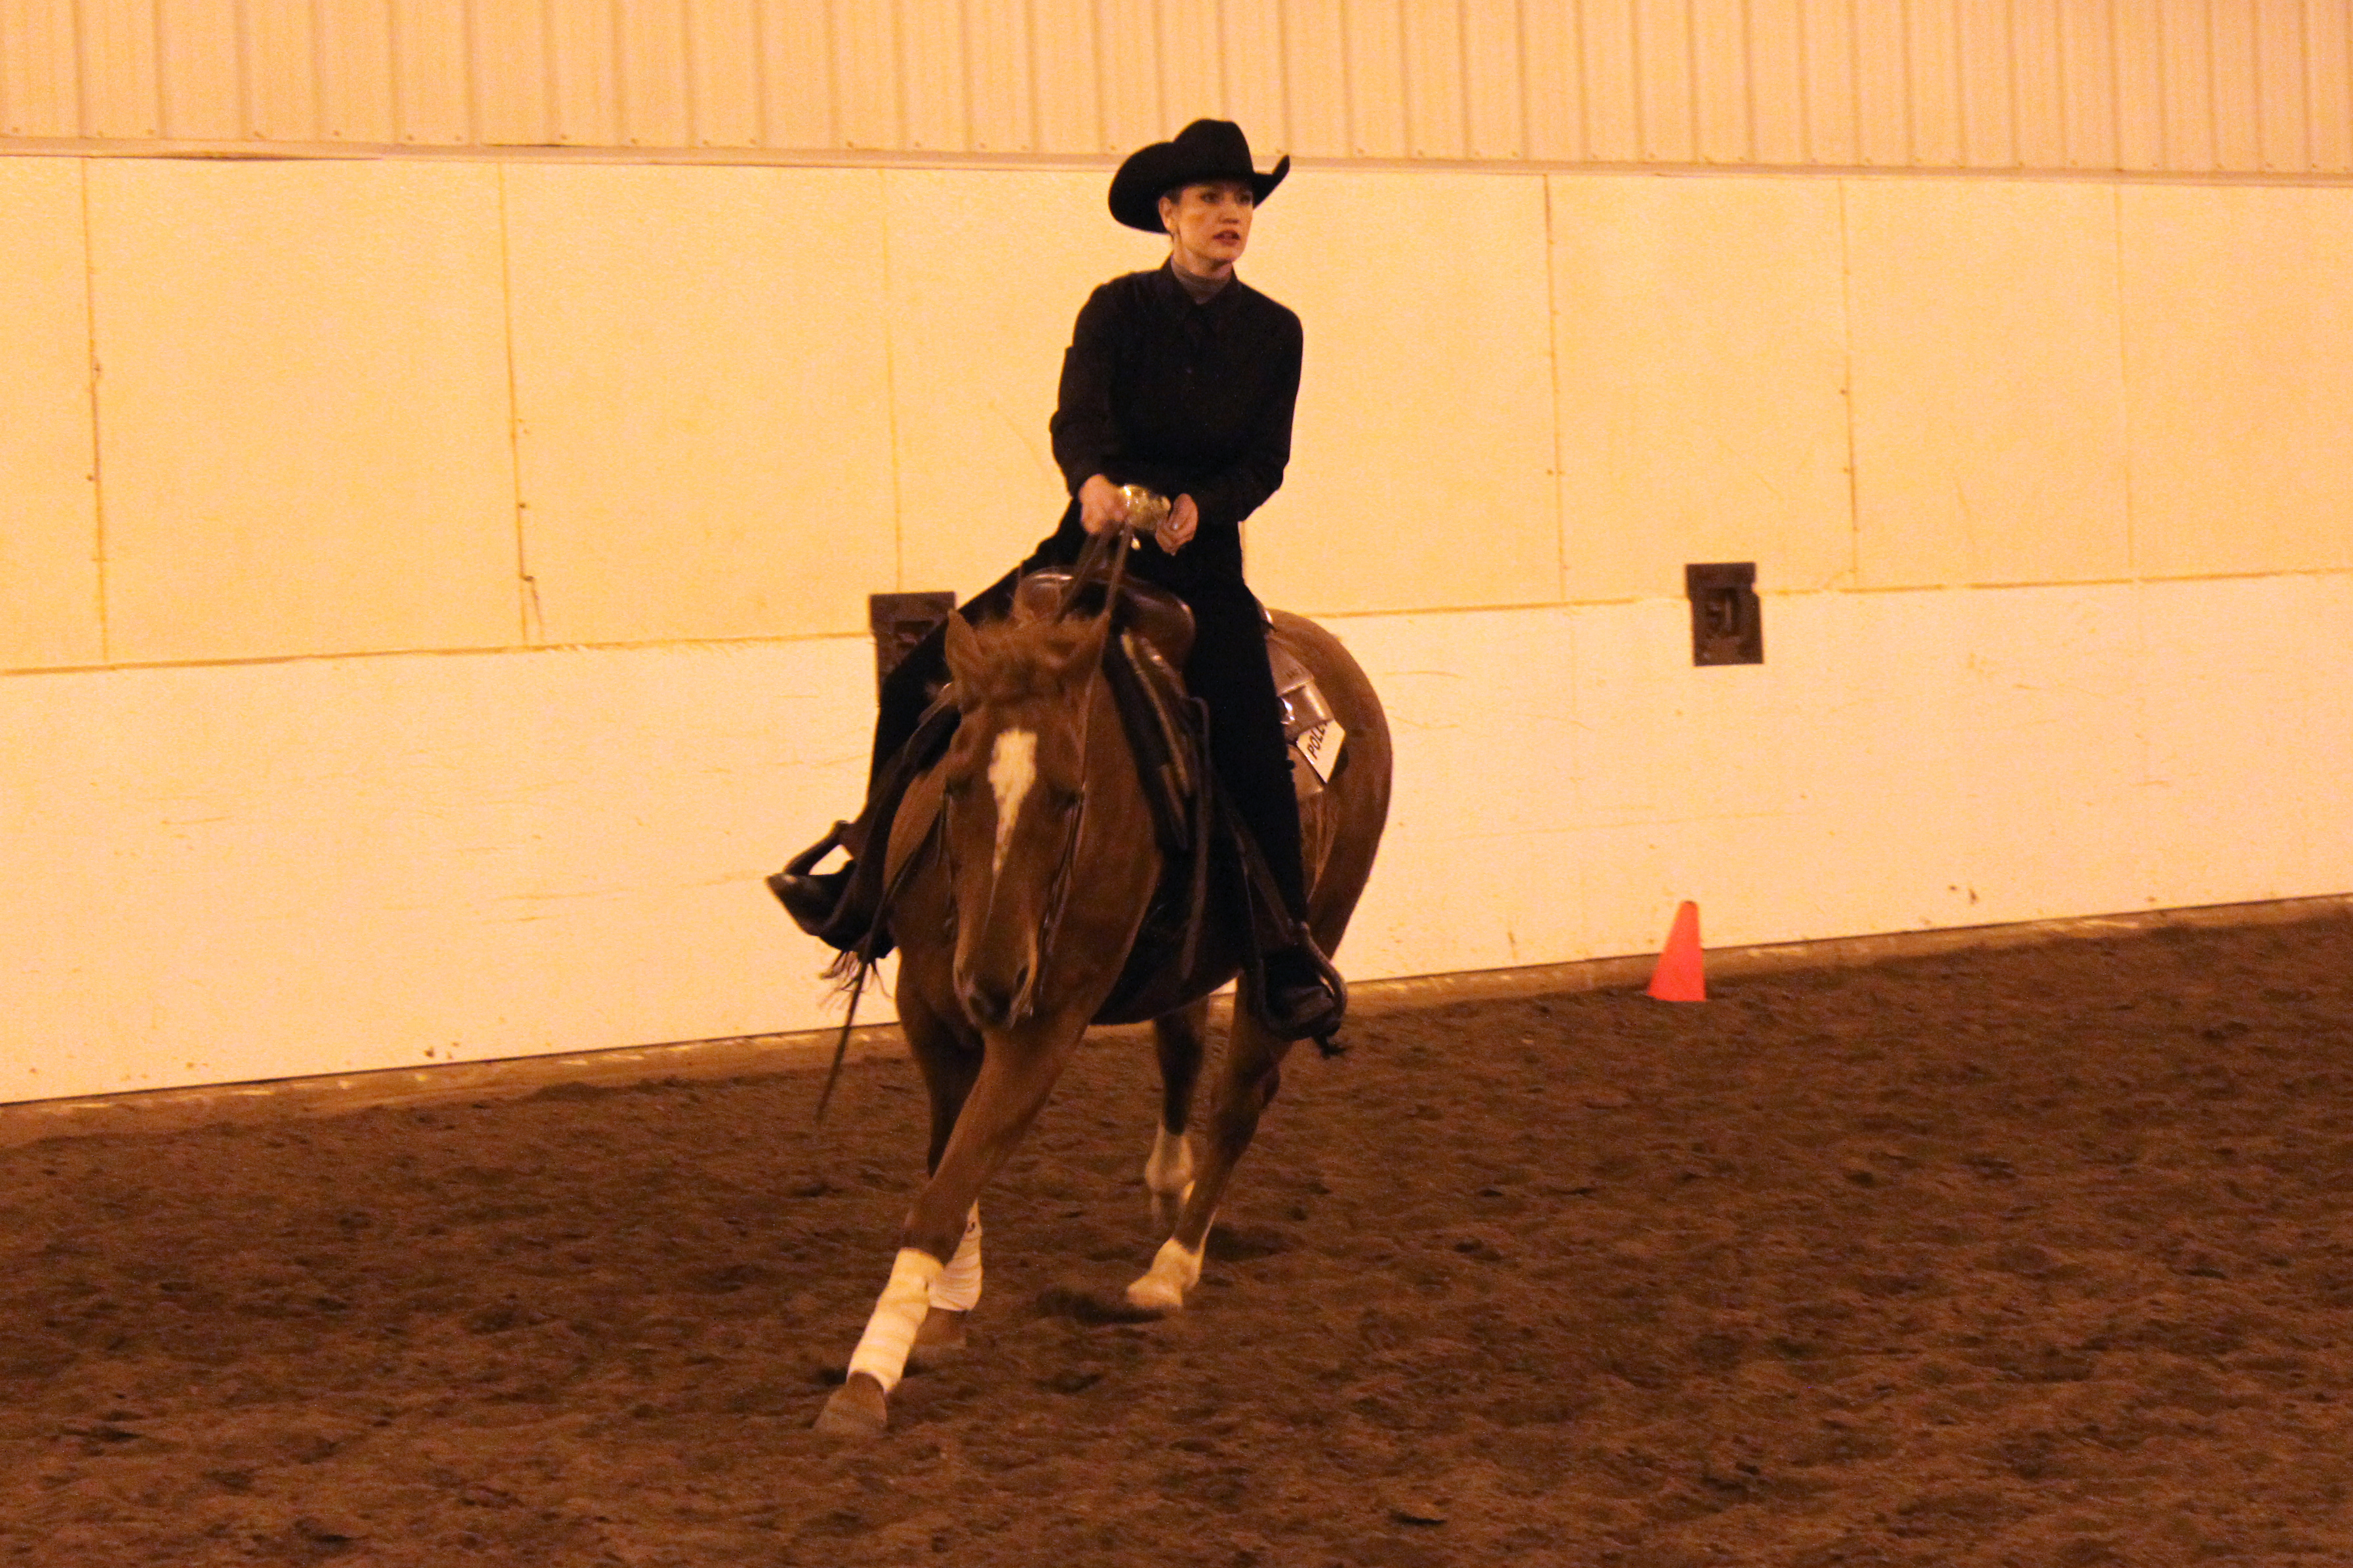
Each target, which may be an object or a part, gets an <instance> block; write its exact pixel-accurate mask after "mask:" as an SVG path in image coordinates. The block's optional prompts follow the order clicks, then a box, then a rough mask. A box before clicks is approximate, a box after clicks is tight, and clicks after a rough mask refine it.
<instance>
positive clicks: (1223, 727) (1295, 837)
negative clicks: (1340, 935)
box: [873, 529, 1307, 921]
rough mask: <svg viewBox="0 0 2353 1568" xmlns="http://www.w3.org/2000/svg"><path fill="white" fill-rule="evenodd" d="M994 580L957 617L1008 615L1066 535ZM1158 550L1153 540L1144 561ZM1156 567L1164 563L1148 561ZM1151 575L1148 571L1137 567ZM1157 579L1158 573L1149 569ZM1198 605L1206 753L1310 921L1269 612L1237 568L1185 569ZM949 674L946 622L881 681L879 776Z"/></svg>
mask: <svg viewBox="0 0 2353 1568" xmlns="http://www.w3.org/2000/svg"><path fill="white" fill-rule="evenodd" d="M1068 532H1069V530H1068V529H1065V530H1064V531H1063V532H1061V533H1057V534H1056V535H1054V536H1053V537H1052V538H1050V539H1048V540H1047V541H1046V542H1044V543H1042V544H1040V545H1039V547H1038V550H1037V552H1036V553H1035V554H1033V555H1031V556H1030V557H1029V560H1027V561H1025V562H1023V563H1021V564H1020V565H1019V566H1018V567H1017V568H1016V569H1015V570H1014V571H1012V572H1011V573H1008V574H1007V575H1006V576H1005V577H1003V578H1002V579H1000V580H999V581H998V582H997V583H996V584H994V585H993V586H991V587H989V588H987V589H985V590H983V591H982V592H981V593H979V594H976V595H974V596H973V597H972V598H971V599H969V600H968V601H966V602H965V604H964V605H962V606H961V607H960V608H959V609H958V610H957V612H956V613H957V614H958V615H960V616H964V618H965V620H966V621H968V622H970V623H972V624H974V625H976V626H977V625H979V624H980V623H982V622H984V621H992V620H1002V619H1003V618H1004V617H1005V616H1008V614H1010V613H1011V611H1012V608H1013V590H1014V585H1015V584H1018V582H1020V580H1021V578H1022V577H1023V575H1025V574H1028V573H1030V572H1035V571H1039V570H1041V569H1045V568H1048V567H1054V566H1062V565H1067V564H1069V559H1068V556H1069V552H1068V545H1067V542H1066V540H1065V538H1064V534H1067V533H1068ZM1158 552H1159V546H1157V545H1155V544H1151V543H1148V542H1147V543H1146V544H1145V546H1144V547H1143V549H1141V550H1139V551H1137V552H1134V558H1132V559H1135V560H1136V564H1137V565H1139V566H1142V565H1146V564H1147V563H1145V562H1144V561H1142V560H1141V559H1137V558H1141V557H1145V556H1146V555H1148V554H1156V553H1158ZM1150 564H1157V563H1150ZM1145 574H1146V573H1145V572H1141V571H1140V572H1138V575H1145ZM1153 575H1158V574H1156V573H1155V574H1153ZM1167 585H1168V586H1169V587H1171V588H1172V589H1173V590H1174V591H1175V592H1176V593H1177V594H1178V595H1179V596H1180V597H1182V598H1183V599H1184V601H1185V602H1186V604H1187V605H1190V606H1191V607H1192V611H1193V626H1194V637H1193V652H1192V655H1191V657H1190V658H1187V659H1186V661H1185V684H1186V686H1187V688H1188V689H1191V691H1192V693H1193V695H1194V696H1196V697H1198V698H1199V699H1200V700H1202V701H1203V702H1204V703H1206V704H1207V705H1208V710H1209V753H1210V757H1211V759H1212V761H1213V762H1214V763H1215V765H1216V767H1217V772H1218V781H1219V784H1222V785H1224V786H1225V790H1226V793H1227V796H1228V798H1229V799H1230V800H1231V801H1232V802H1233V803H1234V809H1235V811H1236V813H1237V814H1238V815H1239V816H1240V817H1241V819H1242V822H1243V824H1244V826H1248V827H1249V829H1250V836H1251V837H1254V838H1256V839H1257V840H1258V846H1259V848H1260V850H1261V852H1262V853H1263V854H1264V855H1265V856H1266V860H1267V865H1268V867H1269V868H1271V870H1272V871H1273V873H1274V879H1275V882H1276V883H1277V885H1278V886H1280V887H1281V889H1282V901H1283V903H1284V904H1285V905H1286V906H1287V907H1288V908H1289V910H1290V911H1291V914H1292V917H1293V919H1294V920H1300V921H1304V920H1305V919H1306V918H1307V889H1306V879H1305V877H1304V875H1303V872H1302V870H1301V868H1300V853H1299V799H1298V796H1297V795H1295V794H1293V787H1292V782H1291V749H1290V744H1289V742H1286V741H1285V740H1284V739H1283V734H1282V699H1281V698H1280V697H1278V696H1276V695H1275V690H1274V670H1273V668H1272V667H1271V665H1269V664H1268V662H1267V655H1266V615H1265V612H1264V611H1263V610H1262V609H1261V607H1260V605H1259V602H1258V597H1257V595H1254V594H1252V593H1251V592H1250V587H1249V585H1248V584H1245V583H1243V581H1242V580H1241V577H1240V574H1238V573H1237V574H1230V575H1229V574H1198V573H1188V574H1183V579H1181V580H1180V581H1178V582H1171V583H1168V584H1167ZM945 679H947V627H946V626H945V625H944V624H943V625H941V626H935V627H934V628H933V629H932V633H931V635H930V636H928V637H925V638H923V641H921V642H919V643H917V644H916V645H915V646H914V647H913V649H912V650H910V652H909V653H908V655H907V657H906V658H905V659H904V660H903V661H902V662H901V664H900V665H899V668H896V669H894V670H892V672H891V674H890V676H889V678H888V679H885V680H884V681H883V682H882V711H881V716H880V718H879V719H878V720H877V721H876V722H875V726H874V763H873V768H874V772H876V773H880V772H881V770H882V768H883V767H884V765H885V764H887V763H889V762H890V760H891V759H892V757H894V756H897V755H898V754H899V750H900V748H901V747H902V746H904V745H905V744H906V743H907V739H908V737H909V736H911V735H913V733H914V732H915V724H916V721H918V720H920V719H921V718H922V717H923V710H924V709H925V708H926V707H928V706H929V705H930V702H931V698H932V693H933V692H934V690H935V689H937V688H938V686H939V684H940V683H941V682H942V681H944V680H945Z"/></svg>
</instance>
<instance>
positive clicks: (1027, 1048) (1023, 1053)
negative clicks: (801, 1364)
mask: <svg viewBox="0 0 2353 1568" xmlns="http://www.w3.org/2000/svg"><path fill="white" fill-rule="evenodd" d="M1083 1027H1084V1020H1083V1019H1082V1020H1078V1021H1076V1022H1069V1023H1064V1022H1060V1021H1057V1023H1056V1024H1055V1025H1053V1026H1047V1027H1039V1028H1034V1029H1032V1028H1019V1029H1016V1030H1014V1031H1012V1032H1009V1033H1007V1034H1002V1035H999V1034H991V1035H989V1036H988V1037H987V1043H986V1045H985V1047H984V1049H983V1054H982V1058H981V1065H980V1071H979V1072H978V1074H977V1075H976V1077H975V1078H974V1079H973V1084H972V1092H971V1093H970V1094H969V1095H967V1096H966V1097H965V1100H964V1106H963V1110H962V1111H961V1112H960V1113H959V1114H958V1115H957V1117H956V1119H955V1131H953V1132H951V1133H950V1134H949V1136H948V1139H947V1144H946V1147H945V1148H944V1149H943V1150H942V1151H941V1152H940V1157H939V1162H938V1164H937V1165H936V1167H935V1168H934V1170H933V1172H932V1177H931V1180H929V1181H928V1182H925V1183H924V1184H923V1191H922V1192H920V1193H918V1194H916V1195H915V1202H914V1206H913V1207H912V1208H911V1209H909V1210H908V1212H907V1219H906V1223H905V1224H904V1225H903V1226H901V1227H900V1231H899V1254H898V1257H897V1258H895V1259H894V1260H893V1261H892V1266H891V1279H890V1281H889V1283H887V1284H885V1285H884V1286H883V1287H882V1294H881V1298H880V1299H879V1300H876V1301H875V1303H874V1312H873V1315H872V1316H871V1317H870V1318H869V1319H868V1320H867V1322H866V1332H865V1334H864V1335H863V1336H861V1337H860V1340H859V1342H858V1348H857V1349H856V1350H855V1351H854V1352H851V1354H850V1357H849V1376H848V1377H847V1378H846V1379H845V1380H844V1381H843V1383H842V1385H841V1386H840V1387H839V1388H838V1389H836V1390H834V1392H833V1395H832V1397H831V1398H829V1399H828V1400H827V1401H826V1404H825V1409H824V1410H823V1411H822V1412H820V1413H819V1414H818V1418H817V1427H818V1431H820V1432H830V1433H835V1434H838V1435H840V1436H861V1437H862V1436H873V1435H874V1434H876V1433H879V1432H881V1430H882V1429H883V1427H884V1426H887V1425H888V1424H889V1419H890V1414H889V1413H890V1395H891V1391H892V1389H894V1388H896V1387H897V1386H898V1385H899V1379H900V1378H901V1376H902V1375H903V1374H904V1373H905V1372H906V1370H907V1358H908V1355H909V1352H911V1351H913V1348H914V1345H915V1342H916V1337H917V1335H918V1334H919V1333H920V1332H921V1331H922V1330H923V1324H924V1322H925V1321H926V1320H927V1319H928V1318H929V1317H930V1314H931V1312H932V1310H933V1303H934V1301H935V1300H940V1298H941V1296H942V1294H943V1293H944V1291H946V1290H947V1289H950V1285H951V1282H950V1281H949V1280H948V1279H947V1276H948V1271H949V1268H950V1265H951V1263H952V1262H953V1260H954V1259H955V1256H956V1253H957V1250H958V1248H959V1247H960V1246H961V1245H962V1244H963V1241H964V1238H965V1233H966V1220H967V1218H968V1216H970V1215H971V1214H972V1212H973V1208H974V1205H976V1204H977V1203H978V1201H979V1199H980V1190H981V1188H983V1187H985V1186H987V1184H988V1182H989V1179H990V1178H991V1177H993V1176H994V1175H996V1174H997V1171H998V1169H999V1168H1000V1167H1002V1166H1003V1165H1004V1163H1005V1162H1006V1160H1007V1158H1008V1156H1010V1155H1011V1154H1012V1152H1013V1150H1014V1148H1015V1147H1016V1146H1017V1145H1018V1143H1019V1142H1021V1135H1022V1134H1023V1133H1024V1132H1027V1131H1029V1124H1030V1123H1031V1122H1032V1121H1036V1120H1037V1119H1038V1112H1039V1110H1041V1109H1043V1108H1044V1106H1045V1103H1046V1100H1047V1097H1048V1096H1049V1095H1050V1094H1051V1093H1052V1092H1053V1089H1054V1080H1055V1079H1057V1078H1059V1077H1060V1075H1061V1070H1062V1065H1063V1063H1064V1062H1066V1061H1068V1060H1069V1059H1070V1053H1071V1047H1073V1046H1075V1045H1076V1044H1077V1043H1078V1038H1079V1035H1080V1033H1081V1031H1082V1028H1083ZM975 1251H976V1253H977V1237H975Z"/></svg>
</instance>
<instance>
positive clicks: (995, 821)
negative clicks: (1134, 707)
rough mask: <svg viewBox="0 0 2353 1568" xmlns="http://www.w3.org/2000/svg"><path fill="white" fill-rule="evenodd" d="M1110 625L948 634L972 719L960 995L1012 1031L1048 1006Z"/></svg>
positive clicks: (964, 751)
mask: <svg viewBox="0 0 2353 1568" xmlns="http://www.w3.org/2000/svg"><path fill="white" fill-rule="evenodd" d="M1109 624H1110V623H1109V621H1108V620H1107V619H1105V618H1103V617H1096V618H1093V619H1090V620H1082V621H1045V620H1039V621H1029V622H1019V621H1017V622H1014V623H1011V624H1005V625H997V626H988V627H986V628H984V629H982V630H978V631H976V630H974V629H973V628H972V627H971V626H968V625H966V624H965V620H964V617H963V616H949V617H948V623H947V628H948V629H947V658H948V673H949V675H950V676H951V677H952V678H953V679H954V680H955V691H956V701H957V705H958V707H960V708H961V709H962V710H963V712H964V720H963V723H962V725H961V726H960V727H959V728H958V729H957V731H956V736H955V743H954V744H953V745H951V746H950V747H949V748H948V752H947V756H946V758H945V759H944V762H943V763H942V774H941V779H942V784H943V786H944V796H945V800H946V813H945V816H946V825H945V831H946V835H947V857H948V866H949V872H950V875H951V876H952V877H953V878H954V880H955V903H956V910H957V915H958V919H957V926H956V950H955V988H956V997H957V1000H958V1001H960V1002H961V1003H962V1004H963V1005H964V1009H965V1013H966V1014H967V1015H968V1016H970V1017H971V1019H972V1021H973V1022H974V1023H976V1024H978V1025H980V1026H983V1027H985V1028H1003V1027H1006V1026H1009V1025H1011V1024H1014V1023H1016V1022H1018V1021H1019V1020H1020V1019H1022V1018H1024V1017H1026V1016H1029V1014H1030V1013H1031V1012H1032V1011H1033V1010H1034V1008H1035V1006H1036V1004H1037V994H1038V983H1039V970H1040V969H1041V967H1042V964H1043V953H1044V948H1045V944H1046V942H1047V941H1048V940H1049V939H1050V936H1051V927H1052V925H1053V923H1054V922H1055V921H1056V920H1057V919H1058V918H1059V917H1060V912H1061V908H1062V904H1063V902H1064V900H1066V899H1067V898H1068V897H1069V893H1070V877H1071V869H1070V866H1071V855H1072V852H1073V850H1074V849H1075V848H1076V847H1077V842H1078V830H1079V821H1080V816H1081V807H1082V804H1083V802H1084V801H1085V798H1086V754H1087V740H1088V736H1087V724H1088V716H1089V714H1090V713H1091V712H1092V707H1093V703H1092V682H1093V679H1094V675H1095V671H1096V669H1097V668H1098V667H1099V666H1100V665H1101V663H1102V660H1103V641H1104V637H1105V636H1106V635H1107V631H1108V627H1109Z"/></svg>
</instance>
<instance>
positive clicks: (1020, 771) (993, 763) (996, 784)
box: [988, 730, 1038, 876]
mask: <svg viewBox="0 0 2353 1568" xmlns="http://www.w3.org/2000/svg"><path fill="white" fill-rule="evenodd" d="M1037 782H1038V736H1037V734H1036V732H1035V731H1029V730H999V731H997V744H996V745H995V746H994V747H992V748H991V749H990V751H989V753H988V787H989V788H990V789H991V790H993V791H995V792H996V795H997V854H996V857H995V858H994V859H993V860H991V862H990V864H989V868H988V869H989V874H990V875H991V876H997V875H1001V874H1002V873H1003V872H1004V870H1005V852H1006V851H1007V850H1008V849H1009V848H1011V847H1012V845H1013V825H1014V824H1015V823H1016V822H1018V821H1019V820H1020V819H1021V803H1022V802H1023V801H1025V800H1028V799H1029V791H1030V788H1031V786H1033V785H1034V784H1037Z"/></svg>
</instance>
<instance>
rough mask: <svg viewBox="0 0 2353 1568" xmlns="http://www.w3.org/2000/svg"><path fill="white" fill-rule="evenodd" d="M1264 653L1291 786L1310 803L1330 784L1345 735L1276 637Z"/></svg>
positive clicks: (1319, 692)
mask: <svg viewBox="0 0 2353 1568" xmlns="http://www.w3.org/2000/svg"><path fill="white" fill-rule="evenodd" d="M1266 653H1267V658H1268V660H1269V662H1271V664H1272V665H1273V666H1274V689H1275V694H1276V695H1277V696H1278V697H1280V698H1281V699H1282V734H1283V738H1284V739H1285V740H1287V741H1289V742H1291V752H1292V756H1293V764H1292V769H1291V780H1292V784H1293V786H1294V787H1295V788H1296V789H1297V790H1298V792H1299V798H1300V799H1301V800H1303V801H1304V800H1313V799H1314V798H1315V797H1316V796H1317V795H1321V794H1323V793H1324V785H1325V784H1330V783H1331V782H1332V770H1333V769H1335V768H1336V767H1338V766H1339V765H1340V750H1341V748H1342V747H1343V746H1345V745H1346V744H1347V741H1348V731H1347V730H1346V728H1345V726H1343V725H1342V724H1341V722H1340V721H1339V720H1338V719H1336V718H1335V717H1333V714H1332V705H1331V704H1330V703H1329V702H1327V701H1325V700H1324V689H1323V688H1322V687H1320V686H1318V685H1316V684H1315V678H1314V676H1313V675H1311V674H1309V673H1308V670H1307V666H1306V665H1305V664H1303V663H1302V662H1301V661H1300V659H1299V657H1298V656H1297V655H1296V654H1293V652H1292V651H1291V650H1290V649H1289V648H1287V647H1283V646H1282V640H1281V639H1280V638H1278V637H1269V638H1268V639H1267V645H1266ZM1301 763H1304V764H1306V765H1305V766H1304V767H1302V766H1301V765H1300V764H1301Z"/></svg>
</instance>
